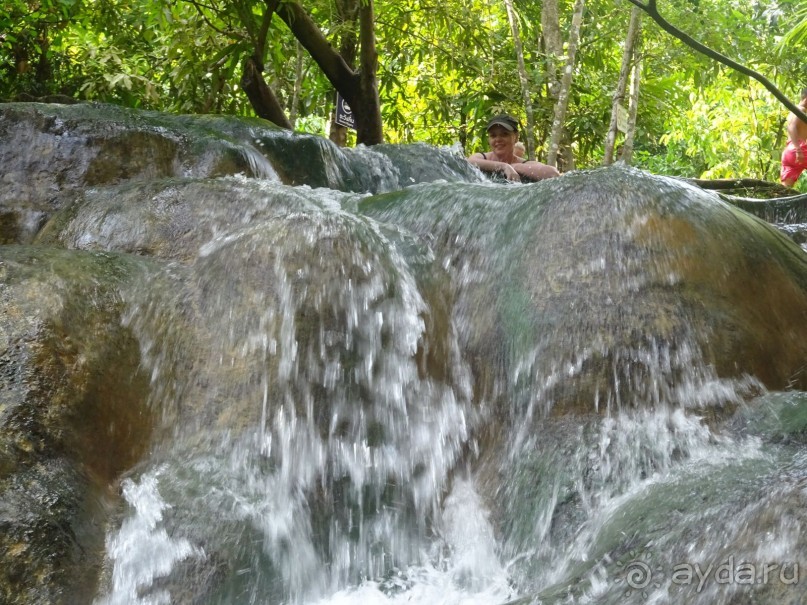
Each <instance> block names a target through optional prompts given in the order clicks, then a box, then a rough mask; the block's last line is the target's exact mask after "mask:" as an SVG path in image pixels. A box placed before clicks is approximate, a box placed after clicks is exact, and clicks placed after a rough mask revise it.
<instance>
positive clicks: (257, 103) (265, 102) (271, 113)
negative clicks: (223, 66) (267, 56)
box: [241, 57, 292, 130]
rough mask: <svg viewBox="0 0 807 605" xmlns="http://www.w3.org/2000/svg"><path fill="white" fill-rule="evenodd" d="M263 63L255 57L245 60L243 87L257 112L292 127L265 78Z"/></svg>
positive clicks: (281, 124) (265, 117)
mask: <svg viewBox="0 0 807 605" xmlns="http://www.w3.org/2000/svg"><path fill="white" fill-rule="evenodd" d="M262 71H263V65H261V63H260V61H259V60H258V59H256V58H255V57H249V58H248V59H247V60H246V61H245V62H244V73H243V75H242V76H241V88H243V89H244V92H246V93H247V98H249V102H250V103H251V104H252V108H253V109H254V110H255V113H256V114H257V115H258V116H259V117H261V118H263V119H265V120H269V121H270V122H272V123H273V124H276V125H278V126H280V127H281V128H287V129H288V130H291V129H292V125H291V122H289V120H288V118H286V113H285V112H284V111H283V107H281V105H280V103H279V102H278V100H277V97H276V96H275V93H274V92H272V89H271V88H269V85H268V84H267V83H266V81H265V80H264V79H263V74H262V73H261V72H262Z"/></svg>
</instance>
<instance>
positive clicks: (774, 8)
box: [0, 0, 807, 189]
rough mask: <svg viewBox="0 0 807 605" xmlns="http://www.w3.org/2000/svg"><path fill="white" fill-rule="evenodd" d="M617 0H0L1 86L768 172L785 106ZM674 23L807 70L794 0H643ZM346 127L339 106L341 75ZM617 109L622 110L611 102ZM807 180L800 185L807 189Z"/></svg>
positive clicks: (798, 84) (392, 134) (358, 136)
mask: <svg viewBox="0 0 807 605" xmlns="http://www.w3.org/2000/svg"><path fill="white" fill-rule="evenodd" d="M637 4H640V3H639V2H633V3H632V2H631V1H629V0H543V1H542V2H535V1H533V0H5V1H4V2H3V4H2V7H0V99H2V100H5V101H11V100H46V101H49V100H55V101H68V100H76V101H100V102H108V103H116V104H120V105H124V106H128V107H134V108H141V109H153V110H159V111H165V112H172V113H224V114H233V115H243V116H255V115H257V116H260V117H263V118H266V119H268V120H270V121H272V122H274V123H276V124H278V125H280V126H283V127H288V128H294V129H296V130H299V131H304V132H311V133H319V134H322V135H324V136H330V137H331V138H332V139H333V140H335V141H337V142H339V143H340V144H345V143H347V144H356V143H366V144H373V143H378V142H381V141H385V142H390V143H414V142H423V143H429V144H433V145H441V146H442V145H445V146H459V147H460V148H461V149H462V150H463V152H468V153H470V152H472V151H475V150H478V149H481V148H484V146H485V140H484V124H485V121H486V119H487V117H488V116H489V115H491V113H493V112H499V111H507V112H510V113H513V114H514V115H516V116H518V117H519V118H520V119H521V121H522V123H523V124H524V125H525V127H526V129H527V130H526V132H527V134H528V137H527V138H528V142H529V147H530V148H531V149H532V150H534V151H533V152H534V155H535V156H536V157H537V158H538V159H543V160H546V159H547V157H552V158H553V160H554V161H556V162H557V164H558V165H559V166H560V167H561V168H562V169H570V168H589V167H595V166H598V165H601V164H602V163H604V162H605V163H609V162H610V161H613V160H614V159H619V158H620V157H622V158H623V159H626V160H629V161H630V162H631V163H632V164H633V165H636V166H639V167H641V168H644V169H646V170H649V171H651V172H655V173H660V174H669V175H678V176H686V177H696V178H703V179H720V178H739V177H746V178H756V179H764V180H768V181H777V180H778V170H779V155H780V152H781V149H782V147H783V146H784V142H785V132H784V121H785V119H786V117H787V114H788V109H787V108H786V107H785V106H784V105H783V104H782V103H781V102H780V100H778V99H777V98H776V97H775V95H774V94H772V93H771V91H770V90H768V89H767V88H766V87H765V86H763V85H762V84H761V83H760V82H759V81H758V80H756V79H754V78H752V77H749V76H748V75H747V74H746V73H741V72H739V71H737V70H736V69H732V68H730V67H728V66H727V65H725V64H722V63H720V62H719V61H715V60H714V59H713V58H710V57H708V56H706V55H704V54H702V53H699V52H697V51H696V50H694V49H693V48H691V47H689V46H687V45H686V44H683V43H682V42H681V41H680V40H678V39H676V38H675V37H673V36H671V35H670V34H669V33H668V32H667V31H664V29H663V28H662V27H660V26H659V25H658V24H657V23H656V22H655V21H653V20H652V19H651V18H649V17H648V15H647V14H645V13H644V12H643V11H642V10H640V7H638V6H637ZM652 5H653V7H654V8H655V9H656V10H657V11H658V12H659V13H660V14H662V15H663V17H664V19H665V20H666V21H667V22H669V23H671V24H673V25H674V26H675V28H677V29H679V30H681V31H683V32H686V34H687V35H688V36H691V37H692V38H693V39H695V40H697V41H698V42H699V43H701V44H703V45H705V46H707V47H709V48H710V49H713V50H714V51H715V52H717V53H720V54H722V55H724V56H726V57H730V58H731V59H732V60H733V61H736V62H737V63H739V64H741V65H743V66H745V67H747V69H749V70H753V71H754V72H756V73H758V74H761V75H763V76H764V77H765V78H766V79H767V80H768V81H770V82H771V83H773V84H774V85H775V87H776V88H778V90H779V91H781V92H782V93H783V94H784V95H786V97H787V98H789V99H791V100H792V101H793V102H794V103H795V102H798V96H799V92H800V90H801V88H802V87H804V86H805V85H807V73H805V68H804V64H803V62H802V55H803V52H802V44H803V39H804V32H805V31H807V4H805V2H804V0H772V1H769V0H658V2H655V0H654V1H653V2H652ZM336 90H338V91H339V92H340V93H341V94H342V96H343V97H344V98H345V99H346V100H347V101H348V102H349V103H350V105H351V107H352V108H353V109H354V114H355V116H356V118H357V130H356V131H352V130H350V131H348V130H346V129H344V128H340V127H338V126H336V125H334V124H333V123H332V120H331V117H332V112H333V108H334V101H335V91H336ZM617 117H619V119H617ZM805 189H807V188H805Z"/></svg>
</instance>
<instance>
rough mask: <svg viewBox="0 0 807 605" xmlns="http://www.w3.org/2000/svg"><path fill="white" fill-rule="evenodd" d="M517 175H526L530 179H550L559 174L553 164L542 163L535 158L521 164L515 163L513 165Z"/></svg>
mask: <svg viewBox="0 0 807 605" xmlns="http://www.w3.org/2000/svg"><path fill="white" fill-rule="evenodd" d="M513 168H515V170H516V172H518V174H519V175H521V176H524V177H527V178H528V179H530V180H532V181H540V180H543V179H551V178H552V177H556V176H560V172H558V169H557V168H555V167H554V166H550V165H549V164H542V163H541V162H536V161H535V160H529V161H527V162H524V163H523V164H515V165H514V166H513Z"/></svg>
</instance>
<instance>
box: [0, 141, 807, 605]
mask: <svg viewBox="0 0 807 605" xmlns="http://www.w3.org/2000/svg"><path fill="white" fill-rule="evenodd" d="M250 136H252V137H253V138H254V141H253V142H254V143H255V144H254V145H252V143H250V145H251V147H250V152H249V153H248V154H247V156H248V157H249V158H251V159H250V160H249V162H247V163H245V164H244V166H245V167H246V168H245V171H246V172H247V173H249V174H243V173H242V174H239V175H228V176H213V177H208V176H204V175H203V176H201V177H200V176H198V175H197V174H196V173H193V172H191V173H189V174H185V175H184V176H183V175H173V176H172V175H168V176H164V177H162V176H161V177H160V178H159V179H154V180H141V181H133V182H128V183H122V184H112V185H107V184H103V186H98V187H94V188H88V189H86V190H84V191H83V193H82V194H81V196H80V197H79V198H77V201H76V202H75V203H73V204H72V205H71V206H69V207H67V209H66V210H64V211H62V212H61V213H59V214H56V215H55V218H53V219H52V220H51V221H50V223H48V225H47V226H46V227H45V229H44V230H43V232H42V234H41V235H40V236H39V240H38V241H37V242H35V243H34V245H33V246H31V247H30V248H25V247H21V248H20V249H19V250H17V249H16V247H15V246H5V248H6V251H5V253H4V254H5V256H4V259H5V260H4V261H3V262H7V263H11V262H12V260H13V262H14V263H17V264H20V265H22V264H24V263H25V262H28V261H23V260H17V259H18V258H23V257H25V255H29V256H31V257H32V258H34V260H33V261H31V262H30V263H29V264H31V265H32V266H33V265H36V266H37V267H39V266H43V265H44V266H46V267H51V268H52V267H55V266H56V264H57V262H58V258H57V257H55V256H53V255H52V253H51V252H46V251H43V250H44V249H45V248H47V247H48V246H56V247H62V248H67V249H68V250H71V251H73V252H71V254H75V255H77V256H76V257H75V258H76V259H85V260H82V261H81V263H85V264H86V266H90V265H91V263H90V260H89V259H93V260H92V262H96V261H97V262H99V263H109V264H111V265H114V266H116V267H117V266H121V267H125V269H126V270H125V272H123V269H121V272H122V273H121V275H125V276H126V277H125V278H123V277H116V280H117V281H115V285H114V300H115V304H116V305H118V307H119V308H120V320H119V323H120V329H121V330H123V331H124V332H125V334H127V335H130V338H131V341H132V342H134V343H136V356H137V363H136V367H134V368H132V369H131V370H127V371H131V372H135V371H137V372H140V373H142V375H143V376H144V380H145V382H146V383H147V388H146V389H145V390H144V392H145V393H146V395H145V401H144V402H143V410H147V411H148V414H149V416H148V417H149V418H150V419H152V420H151V422H152V424H153V426H151V428H150V431H149V434H148V439H147V445H146V446H144V449H143V451H142V454H140V455H138V456H137V459H136V461H135V463H134V464H129V465H127V467H126V468H125V469H124V472H123V473H122V474H121V475H118V476H116V477H114V479H113V482H112V486H111V488H110V489H111V491H112V492H114V494H113V496H108V497H107V496H104V498H102V500H103V502H104V511H105V515H106V516H105V517H103V519H102V521H103V527H102V532H103V539H102V540H99V542H100V541H102V542H103V544H99V549H101V550H102V551H103V552H102V553H101V554H100V555H99V557H100V559H102V563H100V564H99V565H100V570H98V571H97V575H98V579H97V581H96V582H95V586H94V587H93V595H92V597H91V601H90V602H92V603H93V604H94V605H158V604H166V605H168V604H172V605H173V604H205V605H224V604H227V605H247V604H254V605H265V604H278V605H280V604H282V605H345V604H356V605H358V604H362V605H365V604H367V605H398V604H400V605H403V604H404V603H405V604H407V605H436V604H442V605H505V604H510V605H516V604H518V605H526V604H528V603H530V604H534V605H561V604H581V605H582V604H589V603H590V604H614V605H617V604H619V605H632V604H640V603H657V604H662V603H671V604H676V605H686V604H705V605H706V604H708V605H720V604H725V605H732V604H733V605H739V604H745V603H749V604H750V603H763V604H771V605H773V604H783V603H800V602H805V600H804V599H805V598H807V596H805V595H807V580H805V579H804V578H803V577H802V576H803V575H804V574H807V556H806V555H807V548H805V541H804V539H803V537H802V535H803V531H804V528H805V527H807V502H806V501H805V500H807V466H805V462H807V447H805V445H806V444H807V438H805V435H807V396H805V393H804V391H803V389H804V385H805V380H804V377H803V373H804V367H805V362H807V359H806V358H805V355H804V348H803V347H804V346H805V345H804V342H803V341H804V338H803V330H804V328H803V327H802V325H803V324H804V322H803V321H801V320H802V319H803V318H804V316H803V314H804V312H805V311H804V309H807V307H805V304H804V302H803V301H804V299H805V297H807V294H805V293H807V256H805V254H804V251H803V250H801V248H800V247H799V246H798V245H797V244H795V243H793V242H790V241H788V240H787V239H786V238H785V237H784V236H783V235H781V234H779V233H777V232H776V231H775V230H774V229H773V228H772V227H769V226H768V225H766V224H764V223H763V222H762V221H761V220H757V219H754V218H752V217H750V216H748V215H746V214H745V213H743V212H742V211H740V210H737V209H734V208H730V207H729V206H728V205H727V204H725V203H723V202H721V201H719V200H718V199H717V198H716V197H713V196H712V195H711V194H708V193H705V192H702V191H699V190H696V189H695V188H693V187H690V186H688V185H685V184H683V183H680V182H676V181H674V180H672V179H665V178H662V177H655V176H652V175H647V174H645V173H642V172H640V171H636V170H631V169H627V168H624V167H622V168H619V167H618V168H611V169H607V170H601V171H593V172H590V173H585V172H581V173H573V174H569V175H564V176H562V177H560V178H558V179H554V180H552V181H546V182H541V183H536V184H531V185H512V186H507V185H496V184H491V183H487V182H485V181H484V180H483V179H481V177H480V176H479V175H478V174H475V173H473V172H468V173H466V174H465V175H464V176H461V177H457V178H455V179H453V180H452V179H451V178H447V176H446V175H449V174H451V171H452V170H453V171H455V174H456V171H457V170H458V169H456V168H454V167H453V166H455V165H457V164H456V161H457V158H456V152H454V151H452V150H431V151H428V150H426V149H425V147H423V148H414V149H407V148H404V147H401V148H396V147H395V146H389V147H388V148H387V149H385V150H383V153H382V152H381V151H375V150H368V149H363V148H362V149H358V150H355V151H354V152H349V151H348V152H341V151H337V150H335V149H334V148H331V147H329V146H328V145H325V144H324V143H321V142H312V141H311V140H310V139H305V138H301V139H300V141H301V143H300V144H301V145H303V143H304V144H305V145H307V147H305V148H306V149H312V148H316V149H320V151H321V152H322V153H323V154H325V156H327V157H326V158H325V162H326V167H325V168H324V169H322V171H321V173H322V175H323V176H322V182H321V183H319V184H318V185H315V186H313V187H312V186H310V185H305V184H302V185H301V184H297V183H292V184H289V183H288V182H287V183H286V184H283V183H281V182H280V178H279V177H278V174H280V173H283V174H289V175H291V174H297V173H294V171H293V170H292V169H291V168H285V169H283V170H281V169H276V168H273V167H272V165H270V163H268V161H267V160H266V159H265V158H266V157H267V156H271V153H270V152H269V151H267V150H268V149H269V148H270V147H271V146H270V145H269V144H268V143H265V142H264V143H261V141H260V140H258V139H259V137H257V135H254V133H253V134H252V135H250ZM278 136H280V135H278ZM283 136H284V137H286V138H284V139H282V141H281V142H282V144H284V145H286V144H292V143H293V142H294V139H293V138H289V137H287V136H286V135H283ZM278 140H281V139H278ZM273 144H274V143H273ZM278 144H280V143H278ZM312 146H313V147H312ZM227 149H229V147H228V148H227ZM425 152H428V153H434V154H435V155H434V157H433V158H431V159H430V158H428V157H427V158H425V159H424V158H423V157H422V156H423V154H424V153H425ZM228 153H229V151H228ZM206 161H207V160H206ZM210 161H212V160H210ZM460 161H461V160H460ZM429 163H431V164H433V166H431V167H430V166H429ZM355 166H361V168H360V169H359V168H355V171H354V168H352V167H355ZM250 167H251V168H250ZM430 169H434V170H438V172H439V173H438V175H437V177H438V178H435V179H431V181H432V182H422V181H424V179H423V178H422V175H423V174H425V173H426V172H428V170H430ZM284 170H285V172H284ZM463 170H464V169H463ZM250 171H251V173H250ZM351 171H354V172H351ZM15 178H16V177H15ZM294 178H296V177H294ZM9 179H11V177H9ZM288 180H294V179H293V178H292V177H291V176H290V177H288ZM409 181H411V182H413V183H414V184H412V185H409ZM328 183H331V184H332V185H331V186H328ZM345 183H348V184H349V183H359V185H357V186H356V187H353V188H352V187H351V186H344V185H345ZM367 183H372V184H373V185H372V187H365V186H364V185H362V184H367ZM337 185H339V186H337ZM371 189H372V191H371ZM12 248H14V250H12ZM82 251H83V252H82ZM46 254H51V256H46ZM86 254H91V255H92V256H81V255H86ZM15 255H16V256H15ZM25 258H27V257H25ZM41 259H45V260H41ZM3 262H0V265H3ZM76 263H78V261H76ZM115 263H119V265H117V264H115ZM74 266H75V269H71V271H75V272H81V271H86V273H85V274H82V275H84V276H85V277H82V279H85V281H87V280H89V281H87V283H89V284H90V286H89V288H90V290H88V291H94V290H92V288H95V287H96V286H94V285H93V284H96V281H93V280H94V279H96V278H95V277H93V276H92V275H91V274H90V271H91V269H86V270H85V269H83V268H82V267H84V266H85V265H82V264H80V263H79V264H75V265H74ZM92 266H94V265H92ZM4 270H5V269H4ZM52 270H53V271H57V272H58V271H62V273H59V275H65V276H66V275H67V270H66V269H65V270H57V269H52ZM93 270H94V269H93ZM87 275H90V277H86V276H87ZM116 275H117V274H116ZM60 279H61V278H60ZM69 279H70V278H68V277H64V280H63V281H64V283H69ZM99 279H100V278H99ZM766 280H768V281H766ZM59 283H62V282H59ZM82 283H84V282H82ZM97 283H100V281H98V282H97ZM99 288H100V286H97V289H98V292H100V291H101V290H100V289H99ZM43 291H44V290H43ZM37 292H38V293H39V292H40V290H37ZM37 295H40V294H37ZM9 296H10V295H9ZM42 296H45V294H42ZM98 296H99V297H100V294H98ZM93 300H94V299H93ZM99 300H100V298H99ZM91 302H92V301H91ZM99 304H100V303H99ZM118 307H116V308H118ZM77 313H79V314H78V315H77V317H83V316H82V315H81V313H80V312H77ZM799 314H802V315H799ZM81 321H84V320H83V319H82V320H81ZM124 358H125V356H123V355H122V356H121V359H124ZM142 413H143V414H145V413H146V412H142ZM113 424H114V423H113ZM110 426H111V425H110ZM111 430H112V429H111V428H110V431H111ZM103 438H104V437H103V435H101V434H99V435H98V436H97V439H98V440H103ZM102 449H103V448H102ZM102 456H103V454H102ZM96 518H98V517H96ZM99 523H100V521H99Z"/></svg>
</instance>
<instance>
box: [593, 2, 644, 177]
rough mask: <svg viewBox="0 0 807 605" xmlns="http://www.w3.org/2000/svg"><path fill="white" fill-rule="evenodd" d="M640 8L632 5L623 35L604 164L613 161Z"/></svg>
mask: <svg viewBox="0 0 807 605" xmlns="http://www.w3.org/2000/svg"><path fill="white" fill-rule="evenodd" d="M641 15H642V13H641V9H640V8H638V7H636V6H634V7H633V8H632V9H631V11H630V22H629V24H628V35H627V36H626V37H625V48H624V49H623V51H622V66H621V67H620V69H619V79H618V80H617V84H616V91H614V97H613V101H612V102H611V122H610V124H609V125H608V132H607V133H606V134H605V152H604V154H603V160H602V163H603V165H605V166H608V165H609V164H613V163H614V145H615V144H616V137H617V131H618V128H617V126H618V116H619V108H620V106H622V103H623V101H624V99H625V91H626V90H627V88H628V78H629V77H630V74H631V72H632V70H631V65H632V63H633V61H634V56H635V53H634V48H635V47H636V39H637V38H638V35H639V28H640V27H641Z"/></svg>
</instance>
